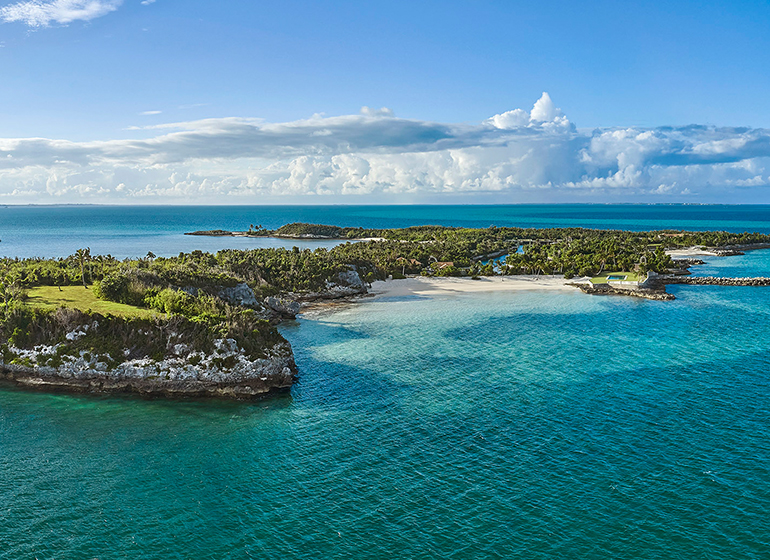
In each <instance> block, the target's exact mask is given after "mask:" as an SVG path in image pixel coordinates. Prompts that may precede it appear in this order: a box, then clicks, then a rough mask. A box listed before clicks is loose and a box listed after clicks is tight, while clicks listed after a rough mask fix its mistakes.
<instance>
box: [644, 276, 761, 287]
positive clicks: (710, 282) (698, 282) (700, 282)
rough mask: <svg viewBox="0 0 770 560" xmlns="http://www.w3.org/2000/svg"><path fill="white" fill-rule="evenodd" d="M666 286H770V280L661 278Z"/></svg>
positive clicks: (711, 277) (708, 277)
mask: <svg viewBox="0 0 770 560" xmlns="http://www.w3.org/2000/svg"><path fill="white" fill-rule="evenodd" d="M658 281H659V282H662V283H664V284H690V285H693V286H770V278H768V277H766V276H759V277H753V278H726V277H720V276H661V277H659V278H658Z"/></svg>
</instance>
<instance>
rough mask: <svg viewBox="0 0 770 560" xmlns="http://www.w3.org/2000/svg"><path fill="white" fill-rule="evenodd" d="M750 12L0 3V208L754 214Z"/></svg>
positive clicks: (761, 40) (761, 76)
mask: <svg viewBox="0 0 770 560" xmlns="http://www.w3.org/2000/svg"><path fill="white" fill-rule="evenodd" d="M768 29H770V2H767V1H754V2H741V1H731V2H709V1H705V2H703V1H702V2H684V1H677V0H670V1H667V2H617V1H612V2H610V1H607V2H591V1H587V2H574V1H573V2H560V1H552V2H531V1H529V2H517V1H513V0H508V1H485V0H476V1H470V0H468V1H464V2H459V1H452V0H444V1H441V2H437V1H432V0H424V1H421V2H400V1H398V0H391V1H387V2H385V1H381V0H370V1H368V2H361V1H360V0H359V1H356V2H348V1H323V0H315V1H294V0H284V1H282V2H260V1H250V2H213V1H202V0H184V1H182V0H22V1H18V0H16V1H14V0H10V1H9V0H0V203H3V204H27V203H38V204H52V203H108V204H109V203H131V204H163V203H174V204H179V203H184V204H196V203H197V204H212V203H219V204H275V203H289V204H294V203H301V204H340V203H342V204H367V203H378V204H382V203H384V204H404V203H530V202H553V203H558V202H663V203H668V202H671V203H675V202H684V203H733V202H735V203H770V103H768V95H767V93H768V92H770V33H768V31H767V30H768Z"/></svg>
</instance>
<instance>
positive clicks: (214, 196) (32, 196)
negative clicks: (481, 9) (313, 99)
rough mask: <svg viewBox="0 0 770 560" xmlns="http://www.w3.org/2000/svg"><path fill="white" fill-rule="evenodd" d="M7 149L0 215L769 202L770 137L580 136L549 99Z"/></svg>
mask: <svg viewBox="0 0 770 560" xmlns="http://www.w3.org/2000/svg"><path fill="white" fill-rule="evenodd" d="M133 130H136V131H138V132H139V133H140V134H141V135H147V134H150V137H149V138H139V139H132V138H124V139H116V140H109V141H94V142H73V141H68V140H59V139H47V138H6V139H2V138H0V202H3V203H8V202H38V203H44V202H129V203H130V202H139V201H144V202H163V201H177V202H201V203H204V202H223V201H230V202H233V203H238V202H242V203H246V202H251V203H260V202H267V201H274V202H281V201H289V200H291V201H303V202H312V201H313V200H316V201H339V202H344V201H346V202H367V201H376V202H403V201H410V200H417V201H429V202H441V201H445V200H453V201H457V200H464V201H469V202H474V201H481V200H483V201H487V202H560V201H583V200H585V201H602V202H611V201H616V202H621V201H622V202H625V201H647V200H651V201H679V202H682V201H692V202H697V201H706V202H718V201H725V202H734V201H741V202H758V201H764V202H770V130H766V129H750V128H727V127H722V128H717V127H710V126H698V125H692V126H685V127H659V128H654V129H643V128H636V127H631V128H605V129H597V130H580V129H577V128H576V127H575V126H574V125H573V124H572V123H570V122H569V120H568V119H567V117H566V116H565V115H563V113H562V112H561V111H560V110H559V109H557V108H556V106H555V105H554V104H553V102H552V101H551V99H550V97H549V96H548V95H547V94H544V95H543V96H542V97H541V98H540V99H539V100H538V102H537V103H536V104H535V106H534V107H533V108H532V110H531V111H525V110H522V109H516V110H513V111H508V112H506V113H502V114H500V115H495V116H494V117H492V118H490V119H488V120H486V121H484V122H482V123H479V124H477V125H468V124H464V125H458V124H451V123H437V122H431V121H424V120H416V119H403V118H398V117H395V116H394V115H393V113H392V111H390V110H384V109H379V110H362V112H361V114H358V115H342V116H332V117H327V116H324V115H314V116H312V117H311V118H309V119H304V120H298V121H292V122H282V123H271V122H265V121H263V120H259V119H252V118H221V119H205V120H198V121H187V122H178V123H165V124H157V125H152V126H145V127H133Z"/></svg>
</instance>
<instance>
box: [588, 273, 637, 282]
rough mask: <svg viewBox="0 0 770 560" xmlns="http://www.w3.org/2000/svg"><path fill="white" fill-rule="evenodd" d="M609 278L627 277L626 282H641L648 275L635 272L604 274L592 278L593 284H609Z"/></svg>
mask: <svg viewBox="0 0 770 560" xmlns="http://www.w3.org/2000/svg"><path fill="white" fill-rule="evenodd" d="M608 276H625V277H626V278H625V281H626V282H639V281H641V280H644V279H645V278H646V275H644V274H637V273H635V272H622V271H621V272H618V271H615V272H603V273H602V274H599V275H598V276H594V277H593V278H591V283H592V284H607V282H608V281H607V277H608Z"/></svg>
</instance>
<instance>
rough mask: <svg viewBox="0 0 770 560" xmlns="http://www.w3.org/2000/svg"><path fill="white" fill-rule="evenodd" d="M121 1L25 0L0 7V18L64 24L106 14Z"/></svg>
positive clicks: (39, 24) (43, 24) (32, 24)
mask: <svg viewBox="0 0 770 560" xmlns="http://www.w3.org/2000/svg"><path fill="white" fill-rule="evenodd" d="M122 3H123V0H48V1H45V0H26V1H24V2H17V3H15V4H9V5H8V6H3V7H2V8H0V19H2V20H3V21H5V22H6V23H11V22H21V23H25V24H26V25H28V26H30V27H47V26H49V25H51V24H54V23H59V24H62V25H66V24H68V23H72V22H73V21H78V20H82V21H90V20H92V19H94V18H98V17H101V16H104V15H107V14H109V13H110V12H114V11H115V10H117V9H118V8H119V7H120V5H121V4H122Z"/></svg>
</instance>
